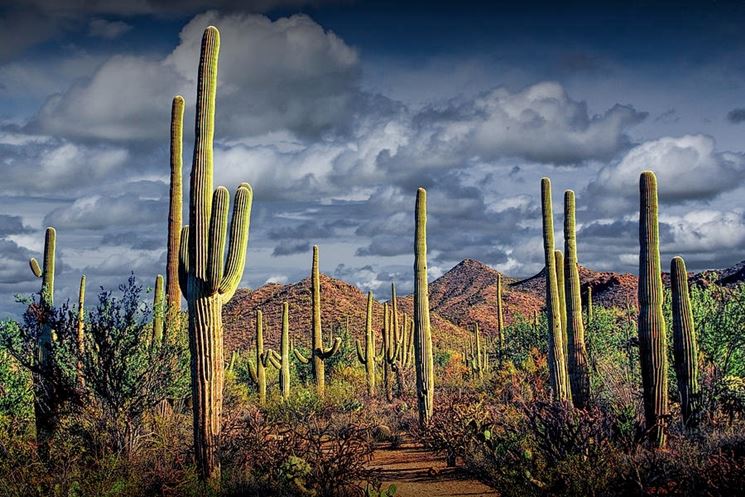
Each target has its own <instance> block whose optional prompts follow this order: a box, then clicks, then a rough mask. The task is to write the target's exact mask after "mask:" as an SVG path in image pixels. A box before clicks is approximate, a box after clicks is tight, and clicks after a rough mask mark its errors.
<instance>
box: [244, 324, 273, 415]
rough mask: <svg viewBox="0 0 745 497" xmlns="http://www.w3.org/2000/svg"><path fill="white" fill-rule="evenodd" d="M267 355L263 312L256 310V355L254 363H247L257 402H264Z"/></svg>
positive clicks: (262, 403)
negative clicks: (257, 394) (256, 393)
mask: <svg viewBox="0 0 745 497" xmlns="http://www.w3.org/2000/svg"><path fill="white" fill-rule="evenodd" d="M268 357H269V355H264V314H263V313H262V312H261V310H257V311H256V355H255V357H254V363H255V365H252V364H251V363H249V368H248V370H249V373H250V375H251V379H252V380H253V382H254V384H255V385H256V389H257V390H258V392H259V404H261V405H264V404H266V364H267V361H268Z"/></svg>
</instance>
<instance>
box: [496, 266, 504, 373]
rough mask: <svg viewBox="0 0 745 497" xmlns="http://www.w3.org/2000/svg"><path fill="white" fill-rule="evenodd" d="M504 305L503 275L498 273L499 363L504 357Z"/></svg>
mask: <svg viewBox="0 0 745 497" xmlns="http://www.w3.org/2000/svg"><path fill="white" fill-rule="evenodd" d="M503 305H504V304H503V303H502V274H501V273H497V346H498V355H499V361H500V363H501V361H502V356H503V355H504V307H503Z"/></svg>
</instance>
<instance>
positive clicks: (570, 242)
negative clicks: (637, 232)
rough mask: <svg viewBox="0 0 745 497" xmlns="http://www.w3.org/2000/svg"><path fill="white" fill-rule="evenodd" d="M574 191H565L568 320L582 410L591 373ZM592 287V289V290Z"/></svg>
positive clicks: (572, 376) (573, 379)
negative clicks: (578, 261) (578, 258)
mask: <svg viewBox="0 0 745 497" xmlns="http://www.w3.org/2000/svg"><path fill="white" fill-rule="evenodd" d="M574 203H575V202H574V192H573V191H572V190H567V191H565V192H564V252H565V253H566V259H565V261H564V263H565V267H564V276H565V278H566V281H565V286H566V291H565V293H566V320H567V344H568V351H569V353H568V356H567V359H568V361H567V362H568V366H569V383H570V384H571V387H572V401H573V402H574V405H575V406H577V407H579V408H584V407H586V406H587V402H588V401H589V398H590V372H589V369H588V365H587V348H586V346H585V326H584V323H583V322H582V295H581V294H580V281H579V266H578V263H577V235H576V229H575V224H576V223H575V206H574ZM588 288H589V287H588Z"/></svg>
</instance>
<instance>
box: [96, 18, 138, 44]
mask: <svg viewBox="0 0 745 497" xmlns="http://www.w3.org/2000/svg"><path fill="white" fill-rule="evenodd" d="M130 29H132V26H131V25H129V24H127V23H126V22H123V21H108V20H106V19H92V20H91V22H90V23H89V24H88V34H89V35H91V36H93V37H95V38H103V39H104V40H113V39H115V38H119V37H120V36H121V35H123V34H124V33H126V32H127V31H129V30H130Z"/></svg>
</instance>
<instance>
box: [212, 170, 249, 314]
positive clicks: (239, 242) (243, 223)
mask: <svg viewBox="0 0 745 497" xmlns="http://www.w3.org/2000/svg"><path fill="white" fill-rule="evenodd" d="M252 203H253V190H252V189H251V185H249V184H248V183H241V185H240V186H239V187H238V189H237V190H236V192H235V199H234V201H233V219H232V220H231V222H230V242H229V244H228V258H227V260H226V262H225V272H224V273H223V278H222V281H221V282H220V293H221V294H222V296H223V302H227V301H229V300H230V299H231V298H232V297H233V294H234V293H235V291H236V289H237V288H238V284H239V283H240V282H241V278H242V277H243V270H244V268H245V267H246V250H247V247H248V234H249V228H250V224H251V205H252Z"/></svg>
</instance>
